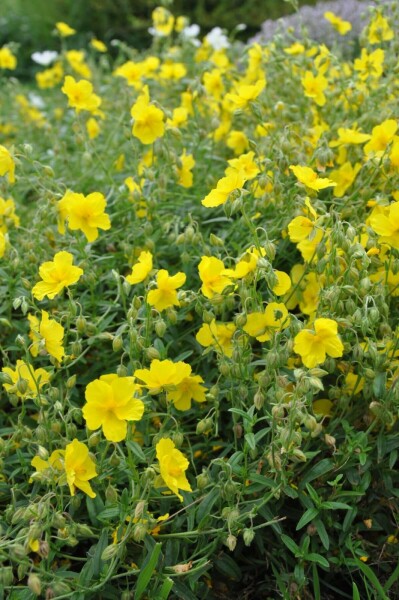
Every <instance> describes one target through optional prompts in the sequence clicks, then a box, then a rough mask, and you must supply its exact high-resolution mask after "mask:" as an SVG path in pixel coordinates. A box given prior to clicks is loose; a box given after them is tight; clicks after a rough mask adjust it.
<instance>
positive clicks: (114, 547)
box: [101, 544, 119, 561]
mask: <svg viewBox="0 0 399 600" xmlns="http://www.w3.org/2000/svg"><path fill="white" fill-rule="evenodd" d="M118 552H119V544H110V545H109V546H107V547H106V548H104V550H103V552H102V554H101V560H104V561H107V560H111V558H114V556H116V555H117V554H118Z"/></svg>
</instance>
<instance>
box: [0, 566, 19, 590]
mask: <svg viewBox="0 0 399 600" xmlns="http://www.w3.org/2000/svg"><path fill="white" fill-rule="evenodd" d="M18 578H19V577H18ZM22 578H23V575H22V577H21V578H19V579H22ZM13 581H14V575H13V572H12V567H2V568H1V570H0V583H1V584H2V587H3V586H4V587H9V586H11V585H12V584H13Z"/></svg>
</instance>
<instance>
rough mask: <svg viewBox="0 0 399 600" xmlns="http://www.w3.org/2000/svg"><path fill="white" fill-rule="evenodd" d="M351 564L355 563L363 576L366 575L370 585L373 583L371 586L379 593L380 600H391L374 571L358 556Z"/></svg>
mask: <svg viewBox="0 0 399 600" xmlns="http://www.w3.org/2000/svg"><path fill="white" fill-rule="evenodd" d="M352 551H353V549H352ZM351 562H353V563H354V564H355V565H356V566H357V567H359V569H360V570H361V571H362V573H363V575H365V577H366V578H367V579H368V581H369V583H371V585H372V586H373V587H374V589H375V591H376V592H378V600H389V598H388V596H387V595H386V593H385V591H384V588H383V587H382V585H381V584H380V582H379V581H378V579H377V577H376V574H375V573H374V571H373V570H372V569H371V568H370V567H369V566H368V565H366V564H365V563H364V562H362V561H361V560H360V559H359V558H357V556H354V557H353V561H351Z"/></svg>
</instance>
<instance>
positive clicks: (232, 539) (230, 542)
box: [224, 533, 237, 552]
mask: <svg viewBox="0 0 399 600" xmlns="http://www.w3.org/2000/svg"><path fill="white" fill-rule="evenodd" d="M224 543H225V545H226V546H227V547H228V549H229V550H230V552H233V550H234V548H235V547H236V546H237V538H236V536H235V535H233V534H232V533H230V534H229V535H228V536H227V538H226V540H225V542H224Z"/></svg>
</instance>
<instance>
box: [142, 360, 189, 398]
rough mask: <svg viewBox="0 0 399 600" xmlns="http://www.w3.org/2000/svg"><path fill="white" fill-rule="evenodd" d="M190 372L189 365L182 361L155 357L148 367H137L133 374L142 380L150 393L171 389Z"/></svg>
mask: <svg viewBox="0 0 399 600" xmlns="http://www.w3.org/2000/svg"><path fill="white" fill-rule="evenodd" d="M190 374H191V367H190V365H188V364H187V363H185V362H183V361H179V362H176V363H174V362H172V361H171V360H158V359H155V360H153V361H152V362H151V365H150V368H149V369H137V370H136V371H135V372H134V376H135V377H136V378H137V379H141V381H144V384H143V385H144V387H146V388H148V392H149V393H150V394H159V393H160V392H162V390H166V391H173V390H174V389H175V388H176V386H177V385H179V383H181V382H182V381H183V379H185V378H186V377H189V376H190Z"/></svg>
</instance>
